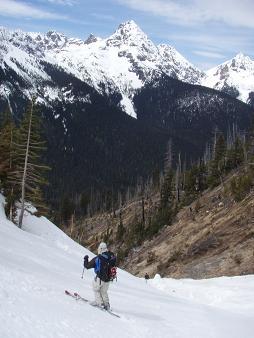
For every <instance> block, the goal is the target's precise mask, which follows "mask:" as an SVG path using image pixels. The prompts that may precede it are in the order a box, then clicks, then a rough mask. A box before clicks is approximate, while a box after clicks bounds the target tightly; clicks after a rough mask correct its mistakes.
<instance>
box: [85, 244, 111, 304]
mask: <svg viewBox="0 0 254 338" xmlns="http://www.w3.org/2000/svg"><path fill="white" fill-rule="evenodd" d="M88 259H89V257H88V255H86V256H85V257H84V267H85V268H86V269H92V268H93V269H94V272H95V275H96V276H95V278H94V281H93V291H94V296H95V301H94V302H93V303H92V305H95V306H99V307H103V308H104V309H105V310H110V303H109V298H108V288H109V282H110V281H112V280H113V279H114V278H116V267H115V265H116V256H115V255H114V254H113V252H110V251H108V248H107V245H106V243H104V242H102V243H100V245H99V247H98V256H96V257H94V258H93V259H92V260H91V261H90V262H89V261H88Z"/></svg>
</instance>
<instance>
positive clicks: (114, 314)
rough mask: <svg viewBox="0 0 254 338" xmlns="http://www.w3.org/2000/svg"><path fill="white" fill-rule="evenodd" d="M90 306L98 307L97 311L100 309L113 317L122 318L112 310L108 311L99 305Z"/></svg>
mask: <svg viewBox="0 0 254 338" xmlns="http://www.w3.org/2000/svg"><path fill="white" fill-rule="evenodd" d="M89 305H91V306H93V307H96V308H97V309H100V310H101V311H103V312H107V313H108V314H110V315H111V316H114V317H117V318H121V317H120V316H119V315H118V314H116V313H115V312H113V311H111V310H106V309H104V308H103V307H101V306H99V305H95V304H92V303H89Z"/></svg>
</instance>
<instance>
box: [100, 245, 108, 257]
mask: <svg viewBox="0 0 254 338" xmlns="http://www.w3.org/2000/svg"><path fill="white" fill-rule="evenodd" d="M106 251H108V248H107V244H106V243H104V242H101V243H100V245H99V246H98V254H99V255H100V254H102V253H103V252H106Z"/></svg>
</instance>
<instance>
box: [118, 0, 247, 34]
mask: <svg viewBox="0 0 254 338" xmlns="http://www.w3.org/2000/svg"><path fill="white" fill-rule="evenodd" d="M115 1H117V2H118V3H120V4H122V5H126V6H128V7H130V8H132V9H135V10H139V11H142V12H147V13H150V14H153V15H159V16H161V17H165V18H166V19H168V20H169V21H171V22H174V23H176V24H179V25H196V24H201V23H207V22H222V23H224V24H227V25H230V26H242V27H249V28H254V20H253V13H254V1H253V0H241V1H239V0H212V1H211V0H185V1H177V0H138V1H137V0H115Z"/></svg>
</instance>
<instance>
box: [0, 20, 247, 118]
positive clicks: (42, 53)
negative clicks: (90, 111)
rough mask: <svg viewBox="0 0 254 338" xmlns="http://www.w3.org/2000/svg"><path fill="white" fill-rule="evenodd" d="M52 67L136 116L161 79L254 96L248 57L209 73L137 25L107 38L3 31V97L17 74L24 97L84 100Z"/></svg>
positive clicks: (0, 86)
mask: <svg viewBox="0 0 254 338" xmlns="http://www.w3.org/2000/svg"><path fill="white" fill-rule="evenodd" d="M49 66H50V67H51V69H52V67H53V68H55V70H56V71H57V69H62V70H64V71H65V72H66V73H68V74H72V75H73V76H74V77H76V78H77V79H79V80H81V81H83V82H85V83H87V84H88V85H90V86H91V87H93V88H94V89H95V90H96V91H98V92H99V93H101V94H103V95H104V94H106V95H109V96H110V95H112V94H113V95H115V94H117V95H119V103H118V104H119V106H121V108H122V109H123V110H124V111H125V112H127V113H128V114H129V115H131V116H133V117H136V111H135V107H134V105H133V100H132V99H133V96H134V94H135V93H136V91H137V90H138V89H140V88H142V87H143V86H144V85H145V84H147V83H148V82H151V81H152V80H153V79H154V77H158V76H160V75H161V74H166V75H168V76H171V77H174V78H176V79H179V80H181V81H184V82H187V83H190V84H202V85H204V86H206V87H210V88H214V89H218V90H222V91H224V92H227V93H229V94H231V95H232V96H234V97H237V98H239V99H240V100H242V101H244V102H249V101H250V97H249V95H250V96H251V97H252V96H253V95H254V94H253V92H254V61H253V60H251V59H250V58H249V57H248V56H244V55H243V54H238V55H237V56H236V57H235V58H233V59H232V60H230V61H227V62H225V63H223V64H222V65H220V66H218V67H215V68H213V69H211V70H209V71H207V73H206V74H205V73H204V72H202V71H200V70H198V69H197V68H196V67H195V66H193V65H192V64H191V63H190V62H188V61H187V60H186V59H185V58H184V57H183V56H182V55H181V54H179V53H178V52H177V51H176V49H175V48H174V47H172V46H170V45H165V44H161V45H155V44H154V43H153V42H152V41H151V40H150V39H149V38H148V36H147V35H146V34H145V33H144V32H143V31H142V30H141V29H140V28H139V26H138V25H137V24H136V23H135V22H134V21H132V20H131V21H127V22H125V23H122V24H120V25H119V27H118V29H117V30H116V31H115V32H114V33H113V34H112V35H111V36H109V37H108V38H105V39H102V38H100V37H95V36H94V35H93V34H91V35H90V36H89V37H88V38H87V39H85V40H81V39H75V38H69V37H67V36H65V35H63V34H60V33H57V32H54V31H49V32H48V33H46V34H41V33H29V32H28V33H27V32H22V31H20V30H17V31H10V30H8V29H6V28H3V27H2V28H0V74H1V75H3V76H2V77H3V78H4V81H1V83H0V96H2V97H6V98H8V96H9V95H11V93H13V86H14V83H13V74H16V75H17V76H18V77H19V80H20V81H19V87H20V88H21V91H22V93H23V95H24V96H26V97H30V96H32V95H36V96H38V100H39V101H41V102H43V103H44V104H46V105H51V104H52V103H53V102H55V101H57V100H58V101H67V102H72V101H73V100H82V98H81V97H79V96H78V97H77V96H75V95H73V93H72V91H70V88H63V87H61V86H59V84H56V83H55V81H54V79H52V75H51V74H50V73H49V71H48V67H49ZM7 73H8V75H7V76H6V74H7ZM250 93H251V94H250ZM253 101H254V100H253Z"/></svg>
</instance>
